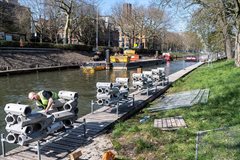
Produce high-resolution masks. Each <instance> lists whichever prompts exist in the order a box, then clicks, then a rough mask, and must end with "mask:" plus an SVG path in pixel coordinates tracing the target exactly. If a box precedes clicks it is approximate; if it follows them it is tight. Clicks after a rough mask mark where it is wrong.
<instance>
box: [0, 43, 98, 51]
mask: <svg viewBox="0 0 240 160" xmlns="http://www.w3.org/2000/svg"><path fill="white" fill-rule="evenodd" d="M19 46H20V44H19V42H18V41H0V47H19ZM24 47H26V48H59V49H66V50H80V51H92V49H93V47H92V46H87V45H76V44H66V45H62V44H54V43H38V42H24Z"/></svg>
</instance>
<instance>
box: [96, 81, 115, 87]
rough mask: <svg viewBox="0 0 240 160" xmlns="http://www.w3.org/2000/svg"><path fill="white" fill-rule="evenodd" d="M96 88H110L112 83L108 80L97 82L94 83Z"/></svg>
mask: <svg viewBox="0 0 240 160" xmlns="http://www.w3.org/2000/svg"><path fill="white" fill-rule="evenodd" d="M96 87H97V88H112V83H109V82H97V83H96Z"/></svg>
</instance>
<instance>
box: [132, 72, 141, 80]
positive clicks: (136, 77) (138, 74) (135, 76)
mask: <svg viewBox="0 0 240 160" xmlns="http://www.w3.org/2000/svg"><path fill="white" fill-rule="evenodd" d="M132 78H133V81H141V80H142V78H143V75H142V73H133V74H132Z"/></svg>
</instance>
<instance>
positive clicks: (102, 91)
mask: <svg viewBox="0 0 240 160" xmlns="http://www.w3.org/2000/svg"><path fill="white" fill-rule="evenodd" d="M104 92H105V91H104V88H98V89H97V93H100V94H103V93H104Z"/></svg>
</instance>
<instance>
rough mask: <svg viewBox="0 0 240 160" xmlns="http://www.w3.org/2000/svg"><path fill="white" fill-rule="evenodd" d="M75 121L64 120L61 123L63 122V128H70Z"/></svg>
mask: <svg viewBox="0 0 240 160" xmlns="http://www.w3.org/2000/svg"><path fill="white" fill-rule="evenodd" d="M75 120H76V119H65V120H63V121H62V122H63V125H64V126H65V127H69V126H71V125H72V124H73V123H74V121H75Z"/></svg>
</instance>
